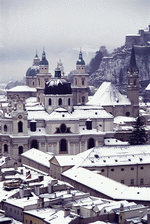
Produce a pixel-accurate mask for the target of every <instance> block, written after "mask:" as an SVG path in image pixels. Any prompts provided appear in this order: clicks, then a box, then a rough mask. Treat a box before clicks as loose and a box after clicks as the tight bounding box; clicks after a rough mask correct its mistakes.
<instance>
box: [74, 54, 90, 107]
mask: <svg viewBox="0 0 150 224" xmlns="http://www.w3.org/2000/svg"><path fill="white" fill-rule="evenodd" d="M88 76H89V75H88V74H87V73H85V61H84V60H83V57H82V52H81V50H80V53H79V59H78V61H77V62H76V73H75V74H74V75H73V86H72V92H73V104H74V105H84V104H85V103H87V102H88Z"/></svg>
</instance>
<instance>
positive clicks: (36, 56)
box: [35, 50, 38, 58]
mask: <svg viewBox="0 0 150 224" xmlns="http://www.w3.org/2000/svg"><path fill="white" fill-rule="evenodd" d="M35 58H38V54H37V50H36V55H35Z"/></svg>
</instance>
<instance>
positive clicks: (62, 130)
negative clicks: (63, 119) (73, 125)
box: [60, 124, 67, 133]
mask: <svg viewBox="0 0 150 224" xmlns="http://www.w3.org/2000/svg"><path fill="white" fill-rule="evenodd" d="M66 130H67V127H66V125H65V124H61V126H60V132H61V133H65V132H66Z"/></svg>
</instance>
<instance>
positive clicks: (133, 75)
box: [127, 47, 139, 117]
mask: <svg viewBox="0 0 150 224" xmlns="http://www.w3.org/2000/svg"><path fill="white" fill-rule="evenodd" d="M127 97H128V98H129V99H130V101H131V114H130V116H133V117H137V116H138V113H139V69H138V67H137V65H136V59H135V51H134V47H132V52H131V58H130V66H129V68H128V69H127Z"/></svg>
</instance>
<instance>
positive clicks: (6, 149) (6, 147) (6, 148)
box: [4, 144, 8, 152]
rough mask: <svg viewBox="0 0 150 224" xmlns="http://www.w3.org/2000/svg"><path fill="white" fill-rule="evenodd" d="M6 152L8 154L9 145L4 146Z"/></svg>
mask: <svg viewBox="0 0 150 224" xmlns="http://www.w3.org/2000/svg"><path fill="white" fill-rule="evenodd" d="M4 152H8V145H7V144H4Z"/></svg>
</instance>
